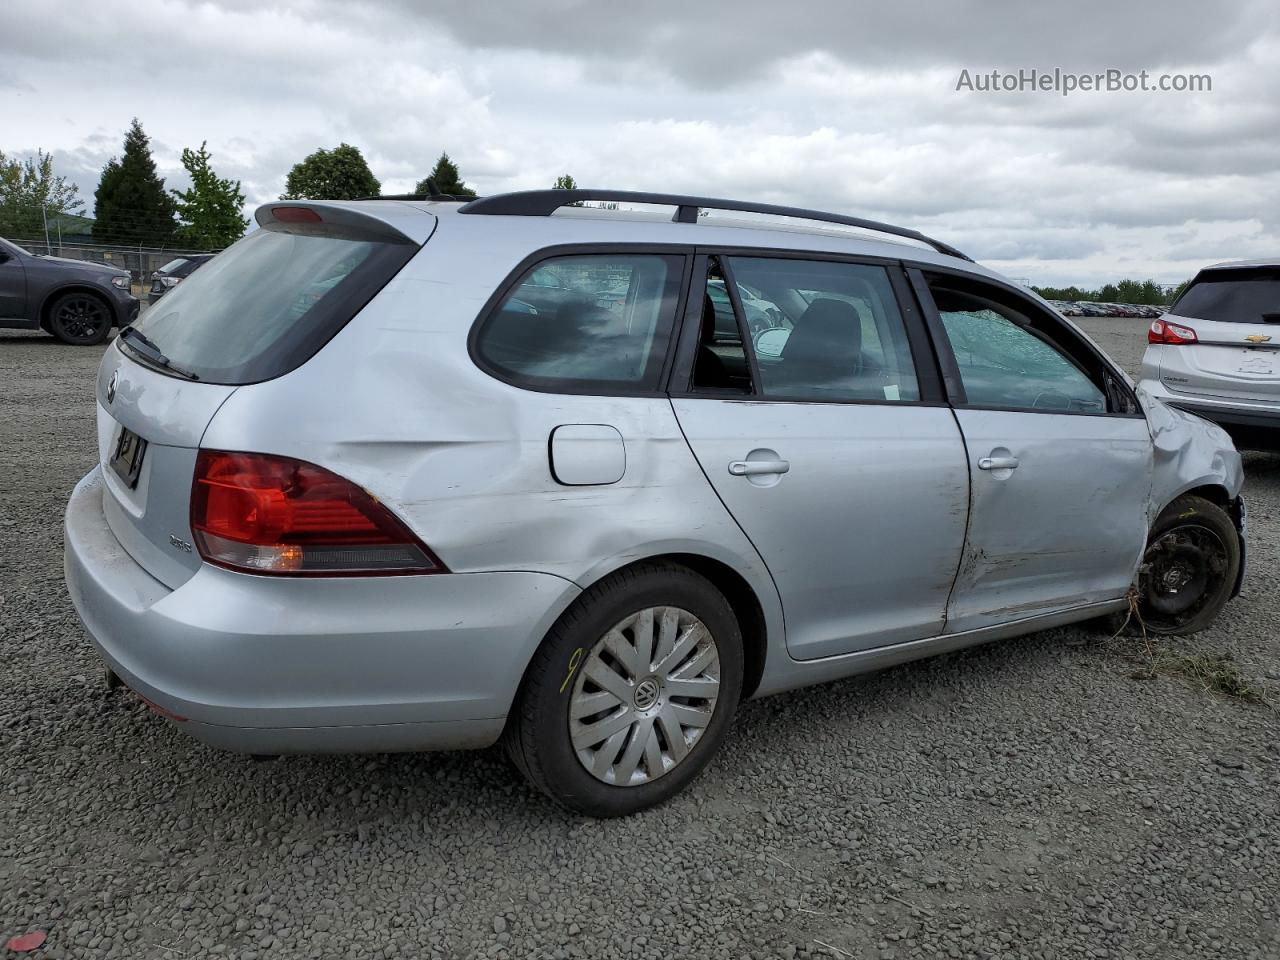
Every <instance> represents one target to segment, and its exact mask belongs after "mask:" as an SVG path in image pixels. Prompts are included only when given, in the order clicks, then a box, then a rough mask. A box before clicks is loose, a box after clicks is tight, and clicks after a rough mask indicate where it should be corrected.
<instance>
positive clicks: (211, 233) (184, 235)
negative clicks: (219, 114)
mask: <svg viewBox="0 0 1280 960" xmlns="http://www.w3.org/2000/svg"><path fill="white" fill-rule="evenodd" d="M211 156H212V155H211V154H210V153H209V150H208V142H207V141H206V142H204V143H201V144H200V149H199V150H192V149H191V148H189V147H188V148H187V149H184V150H183V151H182V165H183V166H184V167H186V168H187V173H188V174H190V176H191V189H190V190H171V191H169V192H170V193H172V194H173V197H174V200H175V201H176V204H175V206H176V207H177V213H178V219H179V220H181V221H182V226H181V227H179V228H178V238H179V240H180V241H181V242H182V244H183V246H187V247H193V248H195V249H196V250H221V249H222V248H223V247H228V246H230V245H231V244H233V243H235V242H236V241H237V240H239V239H240V238H241V237H243V236H244V228H245V227H247V226H248V225H249V221H248V220H247V219H246V218H245V217H244V215H243V213H242V211H243V210H244V192H243V191H242V190H241V189H240V181H239V180H224V179H223V178H221V177H219V176H218V175H217V174H216V173H214V172H213V168H212V167H210V166H209V160H210V158H211Z"/></svg>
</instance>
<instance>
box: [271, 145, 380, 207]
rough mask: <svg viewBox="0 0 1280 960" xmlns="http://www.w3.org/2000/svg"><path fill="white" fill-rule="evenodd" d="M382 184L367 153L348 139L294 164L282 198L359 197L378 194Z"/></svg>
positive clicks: (334, 198) (326, 198)
mask: <svg viewBox="0 0 1280 960" xmlns="http://www.w3.org/2000/svg"><path fill="white" fill-rule="evenodd" d="M381 192H382V184H381V183H380V182H379V180H378V178H377V177H375V176H374V175H373V171H371V170H370V169H369V164H368V163H366V162H365V159H364V154H362V153H361V152H360V150H359V148H357V147H353V146H351V144H349V143H340V144H338V145H337V146H336V147H334V148H333V149H332V150H325V149H323V148H321V149H319V150H317V151H316V152H315V153H313V154H311V155H310V156H308V157H307V158H305V159H304V160H303V161H302V162H300V163H296V164H294V165H293V169H292V170H290V171H289V176H288V178H287V179H286V180H285V184H284V193H282V194H281V195H280V199H281V200H359V199H360V198H361V197H376V196H377V195H378V194H380V193H381Z"/></svg>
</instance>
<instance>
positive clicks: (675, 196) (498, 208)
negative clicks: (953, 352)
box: [458, 189, 973, 263]
mask: <svg viewBox="0 0 1280 960" xmlns="http://www.w3.org/2000/svg"><path fill="white" fill-rule="evenodd" d="M584 200H604V201H613V202H619V203H657V204H662V205H664V206H673V207H675V208H676V212H675V215H674V216H673V217H672V218H671V219H672V220H673V221H674V222H676V223H697V222H698V215H699V212H700V211H701V210H704V209H706V210H731V211H736V212H740V213H764V214H770V215H772V216H776V217H794V218H795V219H798V220H817V221H820V222H822V223H838V224H841V225H842V226H846V227H858V228H860V229H863V230H872V231H874V232H876V233H886V234H890V235H892V236H895V237H905V238H906V239H908V240H917V241H919V242H921V243H924V244H927V245H928V246H930V247H932V248H933V249H934V250H937V251H938V252H939V253H943V254H946V255H947V256H949V257H959V258H960V259H961V260H968V261H969V262H971V263H972V262H973V258H972V257H969V256H966V255H965V254H963V253H961V252H960V251H959V250H957V249H956V248H955V247H953V246H951V245H950V244H946V243H943V242H942V241H941V240H934V239H933V238H932V237H927V236H925V235H924V234H923V233H920V232H919V231H918V230H910V229H908V228H906V227H898V226H894V225H893V224H891V223H881V222H880V221H878V220H866V219H863V218H862V217H849V216H845V215H844V214H842V213H827V212H825V211H822V210H808V209H805V208H803V207H783V206H778V205H776V204H772V203H750V202H746V201H741V200H722V199H719V198H716V197H692V196H686V195H684V194H679V193H646V192H641V191H635V190H585V189H584V190H558V189H552V190H523V191H520V192H517V193H500V194H496V195H494V196H492V197H481V198H479V199H476V200H472V201H471V202H470V203H467V204H466V205H464V206H463V207H461V208H460V209H459V210H458V212H459V213H470V214H487V215H490V216H508V217H549V216H551V214H553V213H555V212H556V211H557V210H559V209H560V208H561V207H565V206H569V205H570V204H575V203H580V202H582V201H584Z"/></svg>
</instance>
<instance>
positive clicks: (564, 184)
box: [551, 173, 578, 190]
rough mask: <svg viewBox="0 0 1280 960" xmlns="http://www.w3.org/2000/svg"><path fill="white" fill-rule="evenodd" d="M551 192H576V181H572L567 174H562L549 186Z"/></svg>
mask: <svg viewBox="0 0 1280 960" xmlns="http://www.w3.org/2000/svg"><path fill="white" fill-rule="evenodd" d="M551 189H552V190H577V189H578V181H577V180H575V179H573V177H571V176H569V174H567V173H562V174H561V175H560V176H558V177H556V182H555V183H553V184H552V185H551Z"/></svg>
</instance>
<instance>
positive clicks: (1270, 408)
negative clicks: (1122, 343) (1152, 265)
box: [1141, 260, 1280, 448]
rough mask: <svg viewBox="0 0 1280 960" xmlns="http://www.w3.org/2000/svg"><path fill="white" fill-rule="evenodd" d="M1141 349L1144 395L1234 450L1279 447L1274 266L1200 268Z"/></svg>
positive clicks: (1279, 263)
mask: <svg viewBox="0 0 1280 960" xmlns="http://www.w3.org/2000/svg"><path fill="white" fill-rule="evenodd" d="M1147 342H1148V346H1147V352H1146V354H1145V355H1144V356H1143V358H1142V374H1141V386H1142V388H1143V389H1144V390H1145V391H1146V392H1148V393H1150V394H1151V395H1152V396H1155V397H1160V398H1161V399H1162V400H1164V401H1166V402H1167V403H1169V404H1171V405H1173V406H1176V407H1180V408H1182V409H1183V410H1188V411H1190V412H1191V413H1195V414H1199V415H1200V416H1202V417H1204V418H1205V419H1207V420H1212V421H1213V422H1214V423H1217V424H1219V425H1220V426H1222V427H1224V428H1225V429H1226V431H1227V432H1228V433H1230V434H1231V435H1232V436H1233V437H1234V438H1235V439H1236V442H1237V443H1239V444H1241V445H1246V446H1260V447H1269V448H1274V447H1277V446H1280V260H1248V261H1237V262H1235V263H1219V264H1215V265H1214V266H1212V267H1205V268H1204V269H1203V270H1201V271H1200V272H1199V273H1198V274H1196V277H1195V279H1194V280H1192V281H1191V283H1190V284H1188V285H1187V288H1186V289H1185V290H1184V291H1183V292H1182V295H1181V296H1180V297H1178V300H1177V302H1176V303H1175V304H1174V305H1173V306H1172V307H1170V308H1169V312H1168V313H1167V314H1165V315H1164V316H1163V317H1161V318H1160V319H1158V320H1153V321H1152V322H1151V327H1150V329H1149V331H1148V333H1147Z"/></svg>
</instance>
